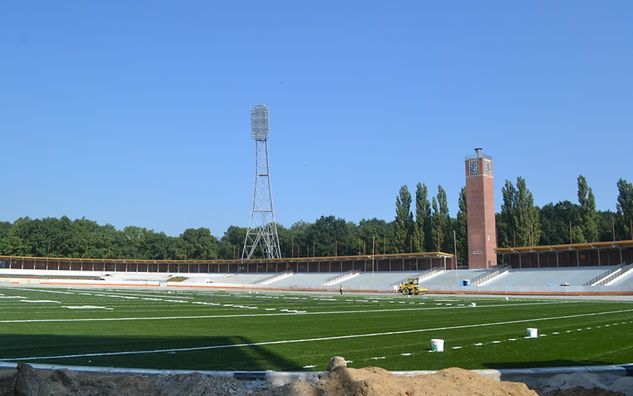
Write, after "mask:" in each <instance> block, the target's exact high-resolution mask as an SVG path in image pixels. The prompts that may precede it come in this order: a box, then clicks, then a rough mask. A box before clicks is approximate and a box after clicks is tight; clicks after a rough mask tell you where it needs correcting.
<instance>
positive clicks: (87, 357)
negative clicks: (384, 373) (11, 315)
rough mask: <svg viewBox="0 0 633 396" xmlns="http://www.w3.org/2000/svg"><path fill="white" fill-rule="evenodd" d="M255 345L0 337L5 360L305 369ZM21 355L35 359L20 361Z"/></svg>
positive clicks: (234, 340) (243, 341) (244, 341)
mask: <svg viewBox="0 0 633 396" xmlns="http://www.w3.org/2000/svg"><path fill="white" fill-rule="evenodd" d="M252 344H253V341H252V340H250V339H248V338H245V337H240V336H226V337H186V336H183V337H182V338H175V337H165V338H157V337H123V336H121V337H117V336H99V337H96V336H62V335H20V334H5V335H3V336H2V337H1V338H0V360H3V361H8V362H18V361H20V362H24V363H44V364H55V365H81V366H101V367H130V368H152V369H187V370H255V371H259V370H294V371H296V370H301V366H299V365H298V364H297V363H296V362H294V361H292V360H291V359H289V358H288V357H286V356H281V355H279V354H277V353H274V352H272V351H271V350H270V349H267V348H266V347H265V346H258V345H252ZM214 347H215V348H214ZM187 349H190V350H187ZM53 357H57V358H53ZM18 358H30V359H22V360H16V359H18Z"/></svg>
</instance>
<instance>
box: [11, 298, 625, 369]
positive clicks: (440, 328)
mask: <svg viewBox="0 0 633 396" xmlns="http://www.w3.org/2000/svg"><path fill="white" fill-rule="evenodd" d="M624 312H633V309H622V310H618V311H603V312H593V313H587V314H576V315H563V316H553V317H545V318H531V319H520V320H507V321H503V322H493V323H477V324H470V325H459V326H445V327H434V328H429V329H414V330H400V331H385V332H382V333H366V334H350V335H342V336H330V337H315V338H301V339H294V340H278V341H262V342H251V343H242V344H224V345H208V346H200V347H189V348H170V349H153V350H144V351H122V352H96V353H82V354H73V355H57V356H30V357H21V358H0V361H12V362H13V361H22V360H37V359H70V358H79V357H97V356H121V355H143V354H150V353H169V352H192V351H203V350H211V349H226V348H243V347H253V346H263V345H281V344H297V343H303V342H316V341H333V340H344V339H353V338H365V337H382V336H390V335H401V334H413V333H427V332H437V331H444V330H457V329H471V328H476V327H492V326H503V325H508V324H517V323H527V322H542V321H547V320H561V319H573V318H584V317H589V316H601V315H611V314H617V313H624ZM475 345H483V343H478V344H475Z"/></svg>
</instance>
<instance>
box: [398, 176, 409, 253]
mask: <svg viewBox="0 0 633 396" xmlns="http://www.w3.org/2000/svg"><path fill="white" fill-rule="evenodd" d="M394 227H395V228H394V244H395V246H394V247H395V250H396V252H398V253H402V252H408V251H410V250H411V247H412V246H411V245H412V242H413V240H412V238H413V214H412V213H411V193H410V192H409V188H408V187H407V186H402V187H400V192H399V194H398V197H397V198H396V219H395V226H394Z"/></svg>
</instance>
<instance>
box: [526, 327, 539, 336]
mask: <svg viewBox="0 0 633 396" xmlns="http://www.w3.org/2000/svg"><path fill="white" fill-rule="evenodd" d="M527 333H528V338H537V337H538V329H537V328H534V327H528V329H527Z"/></svg>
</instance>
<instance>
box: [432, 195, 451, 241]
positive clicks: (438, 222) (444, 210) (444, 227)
mask: <svg viewBox="0 0 633 396" xmlns="http://www.w3.org/2000/svg"><path fill="white" fill-rule="evenodd" d="M431 209H432V212H433V213H432V219H431V222H432V224H433V228H432V238H433V247H434V250H436V251H452V249H451V247H450V243H451V240H452V238H450V237H449V234H450V217H449V213H448V199H447V197H446V191H444V189H443V188H442V186H437V196H436V197H433V201H432V204H431Z"/></svg>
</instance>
